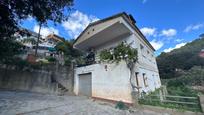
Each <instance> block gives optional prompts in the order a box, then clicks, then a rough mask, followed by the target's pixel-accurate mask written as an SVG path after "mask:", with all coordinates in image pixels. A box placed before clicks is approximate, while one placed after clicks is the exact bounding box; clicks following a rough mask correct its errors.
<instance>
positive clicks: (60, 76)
mask: <svg viewBox="0 0 204 115" xmlns="http://www.w3.org/2000/svg"><path fill="white" fill-rule="evenodd" d="M50 68H52V69H50ZM0 73H1V74H0V88H3V89H9V90H24V91H31V92H39V93H51V94H58V93H59V89H58V85H57V83H60V84H61V85H62V86H63V87H65V88H66V89H68V90H69V91H72V87H73V86H72V85H73V82H72V81H73V74H72V71H71V70H70V69H68V68H66V67H60V68H58V69H57V68H56V67H55V66H52V67H49V68H47V67H45V68H41V69H38V70H32V71H22V70H16V69H12V68H9V69H7V70H6V69H5V68H0Z"/></svg>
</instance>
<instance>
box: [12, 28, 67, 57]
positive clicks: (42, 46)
mask: <svg viewBox="0 0 204 115" xmlns="http://www.w3.org/2000/svg"><path fill="white" fill-rule="evenodd" d="M15 36H16V37H17V40H18V41H20V42H22V43H23V45H24V51H25V53H24V54H23V55H22V56H21V57H23V58H26V57H27V55H29V54H34V53H35V48H36V44H35V43H33V42H32V41H25V39H32V40H34V42H37V38H38V34H37V33H35V32H33V31H30V30H27V29H21V30H20V31H19V32H18V33H16V34H15ZM63 41H64V38H62V37H60V36H58V35H55V34H50V35H48V36H47V37H45V38H42V37H41V36H40V39H39V44H38V56H40V57H45V56H54V55H55V53H56V52H55V49H54V47H55V46H56V44H57V43H58V42H63Z"/></svg>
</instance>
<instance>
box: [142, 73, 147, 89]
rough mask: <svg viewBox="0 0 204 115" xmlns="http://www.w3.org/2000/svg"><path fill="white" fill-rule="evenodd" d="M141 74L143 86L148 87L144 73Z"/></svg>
mask: <svg viewBox="0 0 204 115" xmlns="http://www.w3.org/2000/svg"><path fill="white" fill-rule="evenodd" d="M142 76H143V81H144V86H145V87H148V84H147V77H146V74H145V73H143V74H142Z"/></svg>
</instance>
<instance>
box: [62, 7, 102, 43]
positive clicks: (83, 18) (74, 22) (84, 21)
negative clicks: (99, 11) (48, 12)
mask: <svg viewBox="0 0 204 115" xmlns="http://www.w3.org/2000/svg"><path fill="white" fill-rule="evenodd" d="M96 20H99V19H98V18H97V17H95V16H93V15H87V14H84V13H82V12H80V11H78V10H77V11H75V12H73V13H71V15H70V18H69V20H68V21H65V22H63V23H62V26H63V27H64V28H65V30H67V31H68V34H69V35H70V36H71V37H72V38H74V39H75V38H77V37H78V36H79V34H80V33H81V32H82V31H83V30H84V29H85V28H86V27H87V26H88V24H89V23H91V22H94V21H96Z"/></svg>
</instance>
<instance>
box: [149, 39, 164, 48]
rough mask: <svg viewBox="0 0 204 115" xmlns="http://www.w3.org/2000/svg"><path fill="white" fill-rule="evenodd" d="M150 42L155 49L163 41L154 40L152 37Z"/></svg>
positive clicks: (159, 46) (160, 45)
mask: <svg viewBox="0 0 204 115" xmlns="http://www.w3.org/2000/svg"><path fill="white" fill-rule="evenodd" d="M150 44H151V45H152V46H153V47H154V49H155V50H158V49H160V48H161V47H162V46H163V45H164V43H163V42H162V41H156V40H155V39H153V40H152V41H151V42H150Z"/></svg>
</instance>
